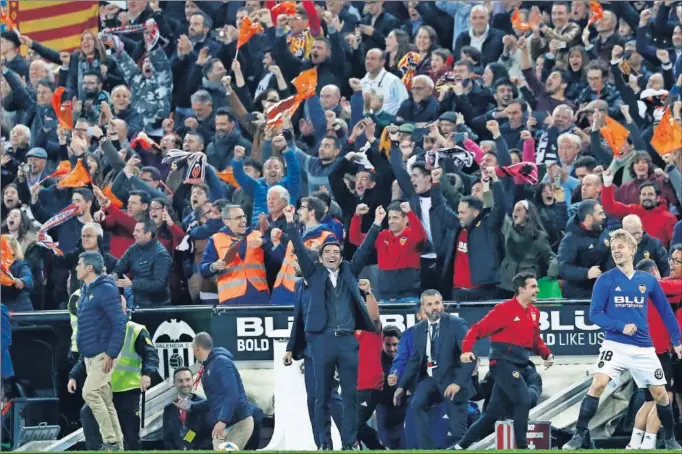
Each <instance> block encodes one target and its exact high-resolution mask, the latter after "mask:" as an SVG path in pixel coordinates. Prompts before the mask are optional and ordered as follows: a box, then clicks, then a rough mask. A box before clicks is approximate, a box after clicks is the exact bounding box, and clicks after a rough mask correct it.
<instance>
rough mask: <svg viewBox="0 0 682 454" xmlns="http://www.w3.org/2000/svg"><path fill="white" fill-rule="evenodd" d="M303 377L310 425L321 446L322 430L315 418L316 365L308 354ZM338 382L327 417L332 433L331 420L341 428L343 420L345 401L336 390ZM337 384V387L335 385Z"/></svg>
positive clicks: (329, 429)
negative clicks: (318, 427)
mask: <svg viewBox="0 0 682 454" xmlns="http://www.w3.org/2000/svg"><path fill="white" fill-rule="evenodd" d="M303 378H304V380H305V392H306V397H307V401H306V403H307V404H308V416H309V417H310V427H312V429H313V438H314V439H315V445H317V447H318V448H319V447H320V432H321V431H320V430H317V418H315V391H316V388H317V385H316V383H315V366H313V359H312V358H310V357H308V356H306V357H305V358H304V359H303ZM337 384H338V383H337V382H335V383H334V385H332V395H331V398H330V401H329V402H330V405H329V410H330V413H331V418H329V416H326V417H325V421H326V422H328V423H329V424H330V427H328V428H327V429H326V430H328V431H329V432H330V433H331V420H332V419H333V420H334V422H335V423H336V427H337V428H339V429H340V428H341V423H342V420H343V402H342V400H341V396H339V393H338V392H337V391H336V388H338V386H336V385H337ZM335 386H336V387H335Z"/></svg>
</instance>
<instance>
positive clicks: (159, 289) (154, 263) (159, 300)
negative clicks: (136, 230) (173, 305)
mask: <svg viewBox="0 0 682 454" xmlns="http://www.w3.org/2000/svg"><path fill="white" fill-rule="evenodd" d="M172 265H173V262H172V260H171V256H170V254H168V251H167V250H166V248H165V247H163V245H162V244H161V243H160V242H159V241H158V240H156V239H154V240H152V241H150V242H149V243H147V244H144V245H140V244H133V245H132V246H130V247H129V248H128V249H127V250H126V251H125V253H124V254H123V257H121V260H119V261H118V263H117V264H116V268H115V269H114V271H115V273H116V275H117V276H122V275H124V274H128V275H129V277H130V280H131V281H133V286H132V289H133V302H134V304H135V305H136V306H139V307H154V306H164V305H167V304H170V290H169V285H168V280H169V278H170V272H171V267H172Z"/></svg>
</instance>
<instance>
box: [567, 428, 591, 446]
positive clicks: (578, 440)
mask: <svg viewBox="0 0 682 454" xmlns="http://www.w3.org/2000/svg"><path fill="white" fill-rule="evenodd" d="M592 446H593V443H592V440H591V439H590V433H589V432H588V431H584V432H583V431H579V430H577V431H576V432H575V434H573V438H571V439H570V440H569V441H568V443H566V444H565V445H564V446H562V448H561V449H562V450H564V451H576V450H578V449H590V448H592Z"/></svg>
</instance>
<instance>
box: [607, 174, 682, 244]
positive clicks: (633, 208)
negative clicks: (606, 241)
mask: <svg viewBox="0 0 682 454" xmlns="http://www.w3.org/2000/svg"><path fill="white" fill-rule="evenodd" d="M614 174H615V172H614V171H613V169H612V168H609V169H607V170H606V171H605V172H604V173H603V174H602V178H603V180H604V189H603V190H602V203H603V204H604V210H605V211H606V212H607V213H608V214H610V215H612V216H615V217H617V218H618V219H622V218H624V217H625V216H627V215H628V214H636V215H637V216H639V218H640V219H641V220H642V226H643V227H644V231H645V232H646V233H648V234H649V235H651V236H652V237H654V238H658V239H659V240H661V243H663V246H664V247H666V248H667V247H669V246H670V241H671V240H672V238H673V230H674V229H675V224H676V223H677V218H676V217H675V215H674V214H672V213H670V212H669V211H668V207H667V206H666V205H665V204H661V203H660V202H659V196H660V195H661V190H660V188H659V187H658V184H656V183H655V182H653V181H648V180H645V181H643V182H642V183H641V184H640V185H639V205H634V204H633V205H625V204H623V203H620V202H616V201H615V199H614V190H615V188H614V186H613V178H614Z"/></svg>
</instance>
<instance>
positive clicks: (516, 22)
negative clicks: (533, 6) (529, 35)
mask: <svg viewBox="0 0 682 454" xmlns="http://www.w3.org/2000/svg"><path fill="white" fill-rule="evenodd" d="M539 20H540V18H539V17H533V18H530V17H529V21H528V22H523V21H522V20H521V11H519V9H518V8H516V9H515V10H514V12H513V13H512V16H511V23H512V26H513V27H514V28H515V29H516V30H519V31H522V32H527V31H530V30H531V29H532V28H533V27H534V26H536V25H537V24H538V22H539Z"/></svg>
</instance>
